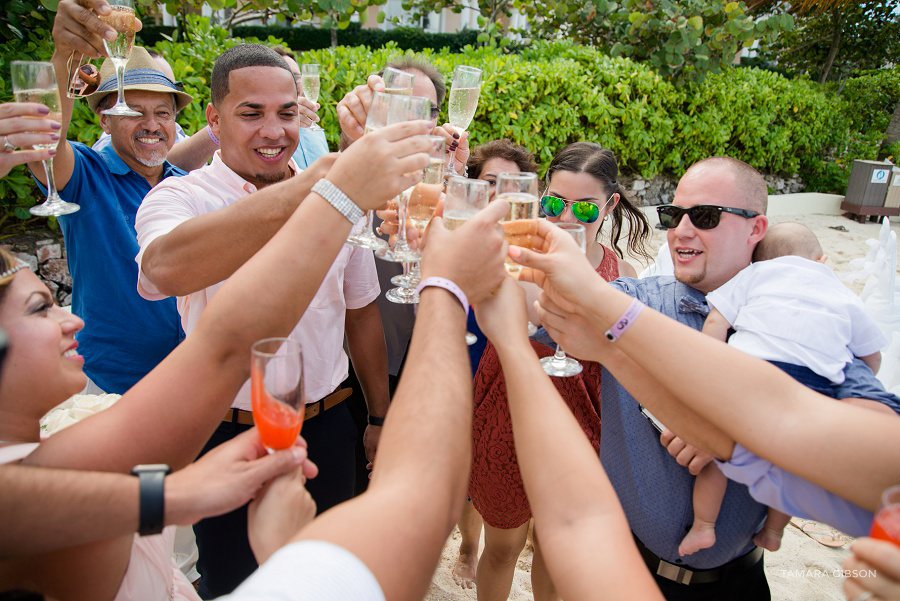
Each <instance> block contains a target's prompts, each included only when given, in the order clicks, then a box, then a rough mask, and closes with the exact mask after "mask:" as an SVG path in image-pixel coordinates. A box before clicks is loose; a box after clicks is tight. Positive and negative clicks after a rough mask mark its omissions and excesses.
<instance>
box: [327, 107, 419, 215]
mask: <svg viewBox="0 0 900 601" xmlns="http://www.w3.org/2000/svg"><path fill="white" fill-rule="evenodd" d="M429 129H430V124H429V122H428V121H406V122H403V123H397V124H396V125H390V126H388V127H384V128H382V129H379V130H377V131H374V132H372V133H370V134H369V135H367V136H363V137H362V138H361V139H360V140H358V141H357V142H356V143H355V144H353V145H352V146H350V147H349V148H348V149H347V150H345V151H344V152H342V153H341V155H340V156H339V157H338V159H337V160H336V161H335V163H334V165H333V166H332V167H331V169H329V170H328V175H327V177H328V180H329V181H330V182H332V183H334V184H335V185H336V186H337V187H338V188H340V189H341V191H343V192H344V194H346V195H347V196H348V197H350V200H352V201H353V202H355V203H356V205H357V206H358V207H359V208H361V209H363V210H369V209H377V208H379V207H381V206H382V205H384V204H386V203H387V201H389V200H390V199H392V198H394V197H395V196H397V195H398V194H400V192H402V191H403V190H406V189H407V188H410V187H412V186H414V185H415V184H417V183H418V182H420V181H421V180H422V170H423V169H425V167H427V166H428V162H429V160H430V158H429V156H428V150H429V149H430V147H431V146H430V144H431V143H430V142H429V141H428V138H427V137H426V136H425V135H424V134H427V133H428V131H429Z"/></svg>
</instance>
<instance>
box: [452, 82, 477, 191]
mask: <svg viewBox="0 0 900 601" xmlns="http://www.w3.org/2000/svg"><path fill="white" fill-rule="evenodd" d="M480 94H481V69H476V68H475V67H467V66H465V65H460V66H458V67H457V68H456V69H455V70H454V71H453V85H452V86H451V87H450V100H449V104H450V107H449V111H448V112H449V114H450V125H452V126H453V128H454V129H456V131H457V133H462V132H463V131H465V130H466V129H468V127H469V125H470V124H471V123H472V119H473V118H474V117H475V110H476V109H477V108H478V96H479V95H480ZM455 162H456V153H455V152H454V153H453V154H451V155H450V162H449V166H448V173H450V175H456V167H455V166H454V163H455Z"/></svg>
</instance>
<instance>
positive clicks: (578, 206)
mask: <svg viewBox="0 0 900 601" xmlns="http://www.w3.org/2000/svg"><path fill="white" fill-rule="evenodd" d="M572 214H573V215H575V218H576V219H577V220H578V221H580V222H582V223H594V222H595V221H597V218H598V217H600V207H598V206H597V205H596V204H594V203H592V202H576V203H574V204H573V205H572Z"/></svg>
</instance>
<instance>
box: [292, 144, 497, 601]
mask: <svg viewBox="0 0 900 601" xmlns="http://www.w3.org/2000/svg"><path fill="white" fill-rule="evenodd" d="M354 147H355V145H354ZM508 210H509V209H508V205H507V204H506V203H505V202H501V203H495V204H494V205H491V206H489V207H488V208H487V209H485V210H484V211H482V213H481V214H479V215H478V216H476V217H472V218H471V219H469V221H468V223H466V224H465V225H464V226H463V227H461V228H459V229H458V230H456V231H454V232H448V231H446V230H444V229H443V226H442V225H441V223H440V218H438V219H436V220H435V221H434V222H432V224H431V229H430V231H429V234H428V236H429V243H428V246H427V248H426V249H425V257H424V258H423V260H422V279H423V280H425V279H426V278H428V277H432V276H440V277H444V278H447V279H450V280H452V281H454V282H456V284H457V285H458V286H459V287H460V288H462V290H463V291H464V292H465V294H466V295H467V296H468V298H469V300H471V301H473V302H480V301H481V299H482V298H484V297H485V296H487V295H488V294H490V293H491V291H492V290H493V289H494V288H496V286H497V285H498V284H499V283H500V282H501V281H502V279H503V278H504V277H505V275H504V272H503V269H502V262H503V256H504V255H505V245H504V244H503V239H502V237H501V235H500V233H499V231H498V229H497V228H496V225H495V224H496V222H497V221H498V220H499V219H500V217H502V216H503V215H504V214H506V212H507V211H508ZM465 330H466V313H465V311H464V310H463V307H462V306H461V304H460V301H459V300H458V299H457V298H456V296H454V295H453V294H452V293H450V292H448V291H447V290H445V289H443V288H437V287H428V288H425V289H424V290H423V291H422V295H421V301H420V303H419V310H418V316H417V318H416V327H415V330H414V332H413V337H412V342H411V343H410V351H409V358H408V360H407V364H406V368H405V369H404V372H403V378H402V379H401V381H400V385H399V387H398V389H397V393H396V394H395V395H394V400H393V403H392V404H391V410H390V413H389V414H388V418H387V422H386V423H385V426H384V432H383V434H382V436H381V443H380V444H379V448H378V462H377V464H376V466H375V471H374V474H373V477H372V483H371V484H370V485H369V489H368V491H367V492H366V493H365V494H363V495H362V496H359V497H357V498H355V499H353V500H352V501H348V502H346V503H343V504H341V505H339V506H337V507H335V508H333V509H331V510H329V511H327V512H326V513H324V514H322V515H321V516H319V517H318V518H317V519H316V520H315V521H313V522H312V523H311V524H310V525H309V526H307V527H306V528H305V529H303V530H302V531H301V532H300V533H299V535H298V536H297V537H296V538H295V540H319V541H329V542H332V543H335V544H337V545H339V546H341V547H343V548H344V549H346V550H348V551H350V552H351V553H353V554H354V555H355V556H356V557H358V558H359V559H360V560H362V561H363V562H364V563H365V564H366V565H367V566H368V568H369V570H371V572H372V573H373V574H374V575H375V578H376V579H377V580H378V583H379V584H380V585H381V589H382V590H383V591H384V595H385V597H386V598H388V599H392V600H394V599H416V600H419V599H422V597H423V596H424V595H425V592H426V590H427V588H428V585H429V583H430V582H431V576H432V574H433V572H434V569H435V566H436V565H437V562H438V559H439V557H440V552H441V547H442V546H443V544H444V542H445V541H446V539H447V535H448V534H449V533H450V530H451V529H452V528H453V525H454V524H455V523H456V519H457V518H458V517H459V511H460V509H461V508H462V503H463V501H464V500H465V489H466V486H467V483H468V473H469V464H470V462H471V456H472V453H471V427H472V371H471V367H470V365H469V359H468V353H467V352H466V344H465ZM333 576H334V578H337V579H339V578H341V575H340V574H334V575H333Z"/></svg>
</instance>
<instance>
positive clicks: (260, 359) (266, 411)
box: [250, 338, 306, 453]
mask: <svg viewBox="0 0 900 601" xmlns="http://www.w3.org/2000/svg"><path fill="white" fill-rule="evenodd" d="M250 390H251V398H252V402H253V421H254V423H255V424H256V428H257V429H258V430H259V437H260V439H261V440H262V443H263V446H264V447H266V450H268V451H269V453H273V452H275V451H279V450H282V449H289V448H291V447H292V446H294V442H295V441H296V440H297V436H298V435H299V434H300V427H301V426H302V425H303V415H304V412H305V410H306V400H305V397H304V395H303V354H302V352H301V349H300V343H298V342H297V341H295V340H291V339H290V338H264V339H262V340H259V341H257V342H255V343H254V344H253V346H252V347H251V348H250Z"/></svg>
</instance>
